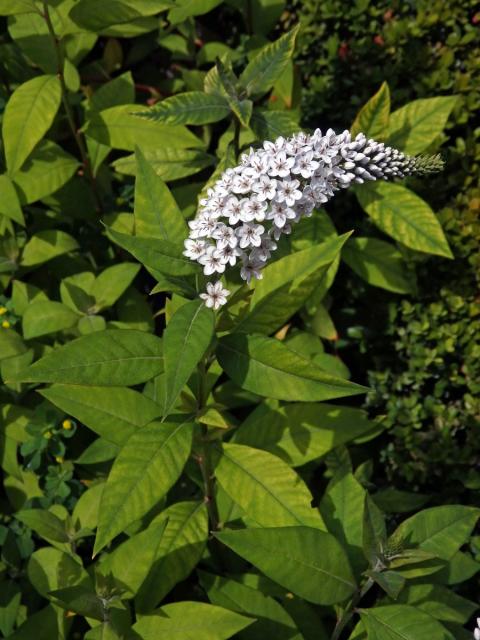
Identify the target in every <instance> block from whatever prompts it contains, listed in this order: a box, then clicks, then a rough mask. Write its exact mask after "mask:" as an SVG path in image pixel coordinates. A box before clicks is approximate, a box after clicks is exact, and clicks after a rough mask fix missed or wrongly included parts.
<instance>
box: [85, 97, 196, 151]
mask: <svg viewBox="0 0 480 640" xmlns="http://www.w3.org/2000/svg"><path fill="white" fill-rule="evenodd" d="M136 112H138V105H135V104H130V105H128V104H127V105H119V106H117V107H111V108H109V109H105V110H104V111H101V112H100V113H96V112H94V113H92V114H91V116H90V119H89V121H88V123H87V125H86V129H85V133H86V135H89V136H90V137H92V138H93V139H94V140H98V142H101V143H102V144H106V145H108V146H109V147H112V148H113V149H124V150H125V151H134V150H135V147H137V146H138V147H140V148H141V149H142V150H143V151H145V150H146V149H153V148H155V147H177V148H189V147H203V146H204V143H203V141H202V140H200V138H197V137H196V136H195V135H194V134H193V133H191V132H190V131H189V130H188V129H187V128H186V127H183V126H175V125H171V124H158V123H157V122H149V121H148V120H145V119H143V118H138V117H137V116H136V115H134V114H135V113H136Z"/></svg>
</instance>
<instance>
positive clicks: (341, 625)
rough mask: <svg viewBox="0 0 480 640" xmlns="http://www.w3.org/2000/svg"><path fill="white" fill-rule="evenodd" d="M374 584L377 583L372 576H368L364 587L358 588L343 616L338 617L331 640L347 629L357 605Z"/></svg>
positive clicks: (334, 639)
mask: <svg viewBox="0 0 480 640" xmlns="http://www.w3.org/2000/svg"><path fill="white" fill-rule="evenodd" d="M374 584H375V583H374V581H373V580H372V578H368V580H367V581H366V582H365V584H364V585H363V587H362V588H361V589H357V592H356V593H355V595H354V596H353V598H352V599H351V600H350V602H349V603H348V605H347V606H346V607H345V611H344V612H343V614H342V615H341V617H340V618H339V619H338V621H337V624H336V625H335V629H334V630H333V634H332V637H331V640H339V638H340V636H341V634H342V631H343V630H344V629H345V627H346V626H347V624H348V623H349V622H350V620H351V618H352V616H353V614H354V613H355V607H356V606H357V604H358V603H359V602H360V600H361V599H362V598H363V596H364V595H365V594H366V593H367V592H368V591H370V589H371V588H372V587H373V585H374Z"/></svg>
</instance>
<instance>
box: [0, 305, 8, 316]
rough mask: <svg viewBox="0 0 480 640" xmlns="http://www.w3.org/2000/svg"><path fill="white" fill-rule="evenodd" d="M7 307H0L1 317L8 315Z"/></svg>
mask: <svg viewBox="0 0 480 640" xmlns="http://www.w3.org/2000/svg"><path fill="white" fill-rule="evenodd" d="M7 311H8V309H7V307H0V316H4V315H5V314H6V313H7Z"/></svg>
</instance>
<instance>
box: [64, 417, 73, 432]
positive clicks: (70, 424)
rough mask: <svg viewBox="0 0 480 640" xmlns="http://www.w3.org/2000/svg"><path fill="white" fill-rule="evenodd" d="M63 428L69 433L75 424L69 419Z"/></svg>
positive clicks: (65, 421)
mask: <svg viewBox="0 0 480 640" xmlns="http://www.w3.org/2000/svg"><path fill="white" fill-rule="evenodd" d="M62 427H63V428H64V429H66V430H67V431H70V429H72V427H73V423H72V421H71V420H68V418H67V420H64V421H63V422H62Z"/></svg>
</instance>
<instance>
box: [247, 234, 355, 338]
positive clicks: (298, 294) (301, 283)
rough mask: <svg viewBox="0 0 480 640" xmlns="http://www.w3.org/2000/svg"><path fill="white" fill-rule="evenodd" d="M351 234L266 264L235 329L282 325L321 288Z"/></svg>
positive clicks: (268, 330)
mask: <svg viewBox="0 0 480 640" xmlns="http://www.w3.org/2000/svg"><path fill="white" fill-rule="evenodd" d="M349 236H350V233H346V234H344V235H342V236H340V237H336V236H335V237H334V238H330V239H328V240H326V241H325V242H321V243H320V244H318V245H315V246H312V247H308V248H306V249H304V250H303V251H297V252H295V253H292V254H290V255H287V256H285V257H283V258H281V259H280V260H277V261H275V262H272V263H271V264H269V265H267V266H266V267H265V269H264V271H263V279H262V280H259V281H258V282H257V283H256V285H255V290H254V292H253V296H252V299H251V302H250V307H249V310H248V313H246V314H245V316H244V317H242V318H241V319H240V320H239V321H238V323H237V324H236V326H235V330H236V331H241V332H245V333H253V332H255V333H258V332H262V333H263V332H264V333H271V332H272V331H274V330H275V329H277V328H278V327H280V326H282V325H283V324H284V323H285V322H286V321H287V320H288V319H289V318H290V316H292V315H293V314H294V313H295V312H296V311H298V309H300V307H302V305H303V304H304V303H305V302H306V301H307V300H308V299H309V298H310V296H311V295H312V294H313V292H314V291H315V290H316V289H318V287H319V285H320V283H321V281H322V279H323V278H324V277H325V275H326V273H327V269H328V267H329V266H330V265H331V264H332V262H334V260H335V259H336V258H337V257H338V256H339V255H340V251H341V249H342V247H343V246H344V244H345V242H346V240H347V239H348V238H349Z"/></svg>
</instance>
